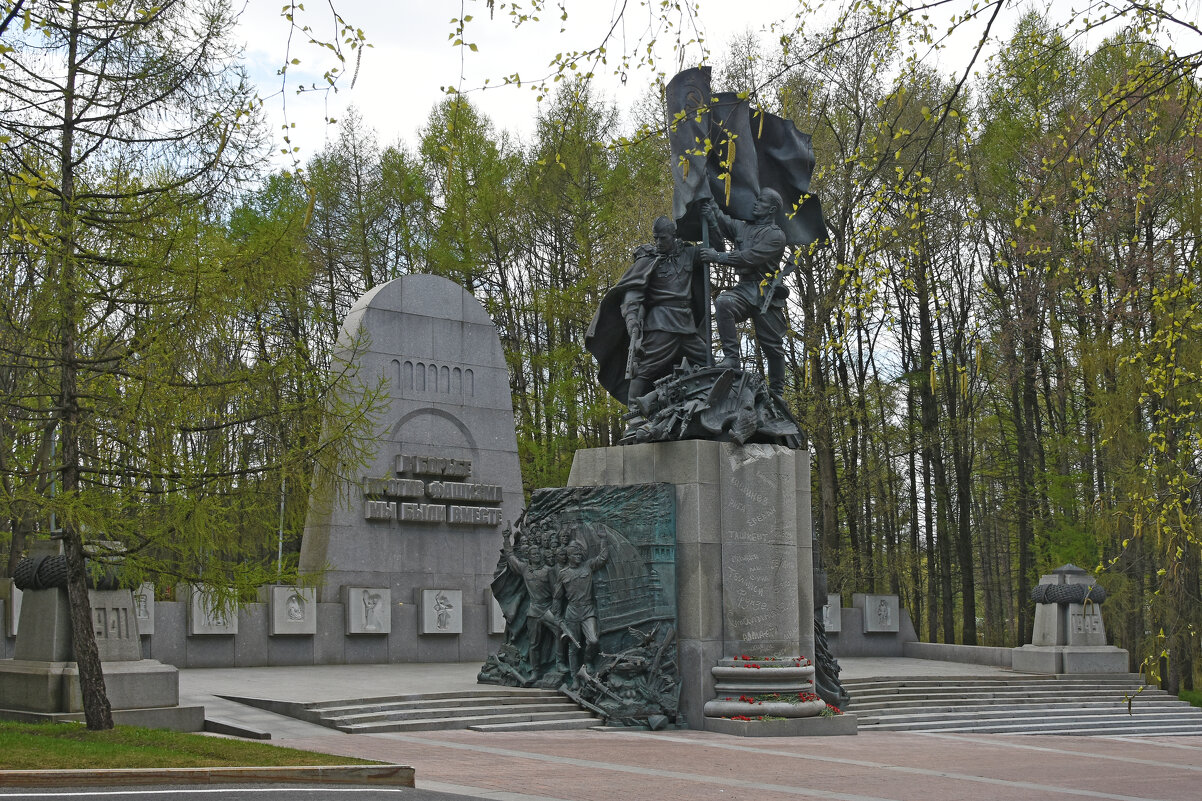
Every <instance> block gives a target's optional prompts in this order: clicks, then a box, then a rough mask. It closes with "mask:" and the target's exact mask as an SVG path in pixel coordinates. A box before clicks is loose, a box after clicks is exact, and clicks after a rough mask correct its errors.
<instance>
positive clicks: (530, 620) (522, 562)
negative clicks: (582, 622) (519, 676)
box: [501, 529, 555, 674]
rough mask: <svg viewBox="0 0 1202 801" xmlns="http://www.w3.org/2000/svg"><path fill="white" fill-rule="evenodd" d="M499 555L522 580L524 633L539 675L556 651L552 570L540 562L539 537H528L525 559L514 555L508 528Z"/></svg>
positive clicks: (541, 559)
mask: <svg viewBox="0 0 1202 801" xmlns="http://www.w3.org/2000/svg"><path fill="white" fill-rule="evenodd" d="M502 536H503V539H502V544H501V553H502V554H503V555H504V556H505V560H506V561H507V562H508V563H509V569H510V570H512V571H513V572H515V573H517V574H518V575H519V576H521V577H522V580H523V581H524V582H525V584H526V592H527V594H528V595H529V596H530V605H529V607H528V608H527V611H526V631H527V633H528V634H529V636H530V666H531V667H532V668H534V670H535V673H536V674H537V673H541V672H542V670H543V668H544V667H545V666H546V665H547V664H548V663H549V662H550V660H551V659H552V655H553V652H554V650H555V629H554V624H553V623H552V622H551V621H553V620H554V612H552V610H551V603H552V601H553V599H554V594H555V586H554V584H553V583H552V579H551V568H550V567H549V566H547V565H546V564H545V562H544V560H543V549H542V547H541V545H540V544H539V541H538V537H537V536H532V537H530V538H529V539H530V543H531V544H530V545H529V546H527V547H526V548H525V549H524V550H525V554H526V558H525V559H523V558H521V557H520V556H518V555H517V552H516V551H515V549H514V547H513V542H512V541H511V540H510V533H509V529H505V531H504V532H503V535H502Z"/></svg>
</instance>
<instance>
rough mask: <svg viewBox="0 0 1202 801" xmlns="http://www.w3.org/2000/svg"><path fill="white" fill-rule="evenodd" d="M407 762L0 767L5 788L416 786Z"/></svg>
mask: <svg viewBox="0 0 1202 801" xmlns="http://www.w3.org/2000/svg"><path fill="white" fill-rule="evenodd" d="M413 773H414V772H413V768H411V767H409V766H408V765H314V766H308V765H300V766H286V767H260V768H116V769H111V770H0V787H118V786H133V785H146V784H264V783H269V782H270V783H279V782H286V783H299V782H304V783H312V784H346V785H369V786H378V787H413V786H414V785H413Z"/></svg>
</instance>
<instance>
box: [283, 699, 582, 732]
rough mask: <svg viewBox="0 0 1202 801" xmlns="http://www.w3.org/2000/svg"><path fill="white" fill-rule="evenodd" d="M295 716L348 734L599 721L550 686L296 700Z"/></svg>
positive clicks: (573, 725)
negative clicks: (353, 698)
mask: <svg viewBox="0 0 1202 801" xmlns="http://www.w3.org/2000/svg"><path fill="white" fill-rule="evenodd" d="M289 713H290V714H292V715H293V716H294V717H297V718H300V719H302V720H308V721H310V722H312V723H320V724H322V725H323V726H329V727H330V728H334V729H338V730H339V731H344V732H348V733H353V734H376V733H379V732H389V731H434V730H440V729H472V730H474V731H492V732H497V731H555V730H562V729H585V728H589V727H591V726H596V725H599V724H600V721H599V720H597V718H595V717H594V716H593V715H592V713H590V712H587V711H584V710H581V709H580V707H578V706H576V704H574V703H572V702H571V701H569V700H568V699H567V698H565V697H564V696H563V695H561V694H559V693H557V692H555V691H554V690H519V689H514V688H510V687H497V688H495V689H489V690H478V691H470V692H459V693H423V694H420V695H401V696H392V697H386V698H366V699H361V700H346V701H325V702H319V703H312V704H304V705H297V708H294V709H292V710H290V712H289Z"/></svg>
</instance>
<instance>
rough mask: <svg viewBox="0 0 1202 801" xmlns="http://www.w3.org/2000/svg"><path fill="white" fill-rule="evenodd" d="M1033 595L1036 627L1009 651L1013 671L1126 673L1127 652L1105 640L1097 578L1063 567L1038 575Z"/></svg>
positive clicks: (1101, 592)
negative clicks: (1026, 639) (1026, 642)
mask: <svg viewBox="0 0 1202 801" xmlns="http://www.w3.org/2000/svg"><path fill="white" fill-rule="evenodd" d="M1031 594H1032V596H1033V597H1034V598H1035V599H1036V600H1037V601H1038V603H1036V605H1035V625H1034V629H1033V631H1032V633H1031V643H1030V644H1029V645H1024V646H1023V647H1021V648H1015V649H1014V651H1013V656H1012V658H1011V664H1012V666H1013V668H1014V670H1015V671H1018V672H1020V673H1125V672H1127V661H1128V660H1127V652H1126V651H1125V650H1123V649H1122V648H1116V647H1114V646H1112V645H1107V644H1106V629H1105V627H1104V626H1103V625H1102V609H1101V605H1102V603H1103V602H1104V601H1105V600H1106V593H1105V591H1103V590H1102V588H1101V587H1099V586H1098V584H1097V579H1095V578H1094V577H1093V576H1092V575H1090V574H1089V573H1088V572H1086V571H1085V570H1083V569H1081V568H1079V567H1077V566H1076V565H1064V566H1062V567H1058V568H1056V569H1055V570H1053V571H1052V572H1051V574H1050V575H1046V576H1041V577H1040V579H1039V586H1038V587H1036V589H1035V590H1033V591H1032V593H1031ZM1087 596H1088V599H1090V600H1088V601H1087V600H1086V598H1087ZM1093 599H1096V600H1093Z"/></svg>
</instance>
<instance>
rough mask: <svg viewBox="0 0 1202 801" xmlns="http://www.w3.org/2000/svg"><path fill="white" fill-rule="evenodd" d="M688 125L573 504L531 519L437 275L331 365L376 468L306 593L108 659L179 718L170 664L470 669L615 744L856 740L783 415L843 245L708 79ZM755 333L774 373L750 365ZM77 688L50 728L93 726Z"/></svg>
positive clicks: (350, 335) (315, 541) (540, 511)
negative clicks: (798, 320)
mask: <svg viewBox="0 0 1202 801" xmlns="http://www.w3.org/2000/svg"><path fill="white" fill-rule="evenodd" d="M668 101H669V108H670V114H671V115H672V119H671V125H670V130H671V136H670V140H671V145H672V171H673V176H674V179H675V195H674V207H673V209H672V210H671V214H670V215H669V214H667V213H665V214H664V215H663V216H661V217H660V218H659V219H656V220H654V221H648V234H649V236H650V238H651V240H652V241H651V242H650V243H648V244H647V245H644V246H641V247H639V248H638V249H636V250H635V252H634V253H633V254H632V259H631V265H630V267H629V269H628V270H627V271H626V273H625V274H624V275H623V276H622V277H621V278H620V280H619V281H618V282H617V283H616V284H615V285H614V286H613V287H612V288H611V289H610V290H609V291H608V292H607V293H606V294H605V296H604V299H603V300H602V301H601V304H600V307H599V308H598V310H597V312H596V316H595V319H594V321H593V323H592V326H591V327H590V329H589V333H588V337H587V339H586V347H587V348H588V350H589V351H590V352H591V353H592V354H593V355H594V356H595V357H596V359H597V364H598V375H599V380H600V382H601V383H602V385H603V386H604V387H605V389H606V390H607V391H608V392H609V393H610V394H611V395H612V396H613V397H614V398H616V399H617V400H618V401H619V402H621V403H622V404H624V405H625V406H626V407H627V409H628V412H627V414H626V415H625V423H626V426H625V432H624V434H623V436H622V439H621V442H620V444H617V445H614V446H611V447H604V448H594V449H586V450H581V451H579V452H577V453H576V454H575V457H574V459H573V463H572V466H571V471H570V477H569V486H568V487H562V488H547V489H539V490H535V491H534V492H533V493H532V495H531V497H530V499H529V503H528V504H525V508H523V506H524V499H523V487H522V481H521V468H520V463H519V459H518V449H517V439H516V435H515V431H514V419H513V405H512V399H511V396H510V388H509V375H508V369H507V366H506V362H505V357H504V353H503V350H502V347H501V343H500V340H499V338H498V335H497V332H496V328H495V326H494V325H493V323H492V320H491V319H490V318H489V316H488V314H487V313H486V312H485V310H484V308H483V307H482V306H481V304H480V302H479V301H478V300H477V299H476V298H474V297H473V296H472V295H471V294H469V293H468V292H466V291H464V290H463V289H462V288H460V287H458V286H457V285H455V284H454V283H452V282H451V281H449V280H447V279H445V278H442V277H438V276H431V275H407V276H404V277H401V278H398V279H395V280H393V281H390V282H388V283H386V284H383V285H380V286H378V287H376V288H374V289H373V290H371V291H370V292H368V293H367V294H366V295H364V296H363V297H362V298H360V300H359V301H358V302H357V303H356V304H355V305H354V307H353V308H352V309H351V311H350V313H349V314H348V316H347V318H346V320H345V322H344V324H343V327H342V330H341V332H340V336H339V341H338V346H337V351H336V356H337V357H338V358H339V359H341V361H342V363H343V365H344V366H345V367H346V369H347V371H348V373H349V374H350V375H351V376H352V380H351V385H352V386H350V387H349V388H348V389H347V390H346V391H347V392H349V393H352V394H354V393H359V394H361V395H362V396H364V397H366V396H371V397H374V398H378V400H379V402H378V404H377V406H376V411H375V412H374V426H375V428H374V433H373V435H372V440H373V441H372V446H373V456H372V459H371V462H370V463H369V464H368V465H367V466H366V467H365V469H363V471H362V472H361V474H360V475H357V476H355V477H353V479H352V480H349V481H344V482H342V484H341V486H337V485H325V486H327V491H325V492H322V493H315V497H314V498H313V499H312V501H311V504H310V509H309V514H308V519H307V521H306V526H305V532H304V538H303V541H302V546H301V553H300V568H301V573H302V575H303V576H305V579H306V580H305V582H304V583H303V586H300V587H285V586H270V587H263V588H262V589H261V593H260V598H259V599H258V602H257V603H250V604H243V605H242V606H241V607H240V608H239V609H237V610H222V609H220V608H217V607H215V606H214V604H213V603H212V602H211V599H210V593H209V591H208V590H206V588H204V587H189V586H181V587H178V588H176V591H175V593H174V600H171V601H161V600H160V601H155V600H154V595H153V588H147V587H142V588H139V590H138V591H137V592H135V593H133V594H132V595H131V594H130V593H129V591H128V590H126V591H124V593H125V595H123V596H122V598H121V599H119V600H120V602H119V603H118V602H117V601H114V604H116V605H115V606H114V605H113V604H109V606H111V607H112V608H113V609H114V610H115V611H114V613H113V614H117V615H119V616H120V620H122V621H126V622H125V623H117V624H114V626H115V627H114V626H109V625H108V623H105V625H104V626H101V624H100V623H99V622H98V623H97V632H98V636H99V635H100V633H101V631H102V629H103V630H104V631H110V630H111V631H112V632H114V636H118V635H120V637H121V638H123V647H122V649H121V650H120V654H119V655H112V656H109V657H105V658H106V660H109V661H112V660H117V659H120V660H125V661H127V662H129V663H130V667H128V668H123V670H125V672H126V673H129V672H130V671H140V672H142V673H146V674H148V675H149V674H153V675H155V676H158V677H160V678H156V679H155V681H157V682H159V683H160V684H161V685H162V693H161V695H162V704H161V705H162V706H163V707H170V706H171V705H172V704H173V703H174V695H173V691H174V686H175V685H174V683H173V681H174V674H173V672H172V671H173V670H174V667H238V666H255V665H310V664H350V663H390V662H473V661H475V662H479V663H481V664H482V667H481V670H480V675H479V679H480V681H481V682H486V683H493V684H500V685H511V686H517V687H539V688H545V689H550V690H559V691H561V692H563V693H565V694H567V695H568V696H569V697H570V698H571V699H572V700H573V701H575V702H576V703H577V704H579V705H580V706H581V707H584V708H587V709H589V710H591V711H593V712H594V713H595V714H597V715H598V716H600V717H601V718H602V719H603V720H604V721H606V722H608V723H614V724H626V725H646V726H650V727H651V728H661V727H665V726H673V725H675V726H689V727H692V728H705V729H713V730H720V731H729V732H733V733H751V732H748V731H746V728H747V726H746V725H744V724H745V723H750V721H746V720H740V719H746V718H747V717H749V715H747V714H746V713H747V712H749V711H750V712H751V713H752V714H754V715H755V716H756V717H760V716H769V717H771V718H774V720H772V721H771V723H772V728H773V729H774V730H775V733H780V734H804V733H854V732H855V721H854V719H852V716H850V715H849V716H846V719H845V720H837V719H831V718H822V719H821V720H820V719H819V718H818V717H817V716H818V715H819V713H820V712H822V711H823V710H825V709H826V707H827V704H828V703H830V704H833V705H838V706H842V705H843V704H844V703H845V702H846V700H847V695H846V693H845V692H844V691H843V688H842V687H841V686H840V685H839V681H838V667H837V664H836V663H835V662H834V660H833V659H832V658H831V656H830V654H829V652H828V651H827V650H826V648H825V644H826V639H825V636H824V628H823V621H822V617H821V615H819V616H818V619H817V621H816V616H815V610H816V609H819V610H820V609H822V607H823V606H824V605H826V604H827V601H828V599H827V595H826V588H825V579H824V575H823V573H822V572H821V571H820V570H819V571H815V569H814V554H813V544H812V536H811V526H810V464H809V457H808V452H807V450H806V449H805V448H804V447H802V445H803V437H802V432H801V431H800V429H799V427H798V425H797V422H796V420H795V419H794V418H793V417H792V415H791V414H790V412H789V409H788V406H787V405H786V403H785V402H784V401H783V399H782V397H781V392H782V389H783V387H784V378H785V372H784V351H783V338H784V336H785V334H786V322H785V309H784V307H785V300H786V297H787V290H786V289H785V287H784V284H783V279H784V277H785V276H786V275H787V273H788V272H789V270H790V269H791V267H792V266H793V265H795V263H796V259H797V258H798V257H799V255H800V254H801V252H802V251H803V249H804V248H806V247H808V246H810V245H811V244H814V243H821V242H822V241H823V240H824V238H825V233H824V231H825V228H824V225H823V222H822V213H821V209H820V207H819V205H818V200H817V199H816V198H815V197H813V196H811V195H810V194H809V192H808V190H809V180H810V173H811V170H812V168H813V164H814V157H813V153H812V150H811V147H810V141H809V137H808V136H807V135H805V134H802V133H800V132H798V131H797V129H796V127H794V125H793V123H792V122H790V121H788V120H784V119H782V118H779V117H775V116H773V115H770V114H766V113H764V112H762V111H758V110H753V109H752V108H751V107H750V105H749V104H748V102H747V101H746V100H744V99H740V98H739V97H737V96H736V95H734V94H732V93H716V94H715V93H712V92H711V90H710V86H709V70H708V68H699V69H691V70H686V71H684V72H682V73H680V74H679V75H678V76H676V78H674V79H673V81H672V82H671V83H670V84H669V85H668ZM707 141H708V142H712V143H713V147H712V148H710V149H708V150H705V149H702V148H701V147H700V146H699V144H700V143H702V142H707ZM666 211H667V210H665V212H666ZM716 275H717V276H720V277H721V278H722V280H721V281H719V280H715V276H716ZM745 321H749V322H750V324H751V328H752V329H753V330H754V333H755V338H754V343H755V344H754V347H756V348H758V352H759V355H760V356H761V357H762V360H763V363H764V364H765V365H766V371H765V372H766V375H761V374H760V372H759V371H758V370H756V369H748V367H747V365H748V364H749V363H750V361H751V360H750V359H748V358H746V356H747V354H745V353H744V342H743V341H742V338H741V335H740V330H739V327H738V326H739V324H740V323H742V322H745ZM715 329H716V332H717V340H718V342H719V344H720V353H721V356H720V358H719V357H718V356H717V354H716V353H715V348H714V346H713V343H714V330H715ZM25 586H26V588H27V598H26V608H25V610H24V614H23V615H22V620H23V621H25V620H26V618H30V616H31V614H33V610H34V608H35V607H36V608H37V609H38V610H41V611H40V612H38V613H37V614H40V615H41V616H42V617H43V618H45V619H46V620H53V619H57V618H56V617H55V616H56V615H60V614H61V600H60V601H58V604H59V606H57V607H56V606H55V600H54V599H55V598H58V595H57V594H56V593H59V594H61V590H49V589H43V588H42V587H41V585H39V584H37V582H34V583H32V584H26V585H25ZM816 590H817V591H816ZM38 593H42V595H38ZM46 593H51V594H49V595H47V594H46ZM16 597H18V598H19V596H16ZM31 601H32V603H31ZM105 608H106V607H104V606H103V605H101V606H100V607H98V610H99V611H101V612H103V611H104V609H105ZM56 609H57V610H58V611H56ZM22 625H23V627H25V623H24V622H23V624H22ZM45 630H47V631H56V630H57V629H53V627H51V628H49V629H45ZM134 632H136V634H135V633H134ZM42 640H44V641H45V642H42ZM26 643H32V644H31V645H29V646H28V647H27V646H26ZM30 649H32V650H30ZM68 650H69V643H67V642H65V641H63V640H62V638H58V637H57V635H55V636H51V635H49V634H47V635H45V636H43V637H39V638H37V639H29V638H28V637H27V638H26V640H23V641H22V644H20V645H19V647H18V651H19V653H17V654H16V656H17V657H18V660H21V659H35V658H36V659H41V660H43V661H45V662H50V663H54V664H52V665H50V666H46V665H42V666H40V667H39V666H34V667H31V668H30V670H32V673H30V674H29V675H30V676H32V677H34V678H30V679H29V681H30V682H37V681H41V682H42V683H43V684H45V683H46V682H47V681H49V682H50V683H51V684H54V683H55V682H59V681H60V678H61V676H62V673H63V668H61V667H56V665H59V664H60V663H62V662H63V661H64V660H65V659H66V658H67V651H68ZM114 654H116V652H114ZM171 666H174V667H171ZM56 671H57V672H56ZM109 671H110V665H109V664H108V662H106V665H105V672H106V673H108V672H109ZM114 675H115V674H114ZM39 676H40V677H42V678H40V679H39V678H36V677H39ZM46 677H49V679H47V678H46ZM63 681H64V682H65V683H62V684H61V686H60V684H55V685H54V686H55V688H56V689H54V690H53V691H51V690H46V691H45V692H44V693H42V694H43V695H45V696H46V699H45V703H44V704H42V706H43V707H44V708H45V711H47V712H53V711H57V710H58V709H59V708H61V709H62V711H63V712H67V711H71V703H70V702H69V701H60V700H59V699H60V696H63V694H64V693H66V694H67V695H69V694H70V691H69V685H70V677H67V679H64V680H63ZM156 686H158V685H156ZM64 688H66V689H64ZM64 697H65V696H64ZM746 699H754V701H753V703H754V704H755V705H756V706H755V708H754V709H752V708H750V707H748V701H747V700H746ZM0 700H4V699H0ZM18 700H19V699H7V700H6V701H5V703H4V704H0V706H8V707H10V708H12V707H14V706H16V705H17V701H18ZM51 707H53V709H52V708H51ZM180 714H191V713H190V712H183V713H180ZM832 720H834V722H831V721H832ZM764 723H767V721H764V722H756V723H753V724H752V725H760V726H762V725H763V724H764ZM181 725H185V724H181ZM187 725H192V724H191V723H189V724H187Z"/></svg>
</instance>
